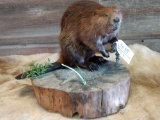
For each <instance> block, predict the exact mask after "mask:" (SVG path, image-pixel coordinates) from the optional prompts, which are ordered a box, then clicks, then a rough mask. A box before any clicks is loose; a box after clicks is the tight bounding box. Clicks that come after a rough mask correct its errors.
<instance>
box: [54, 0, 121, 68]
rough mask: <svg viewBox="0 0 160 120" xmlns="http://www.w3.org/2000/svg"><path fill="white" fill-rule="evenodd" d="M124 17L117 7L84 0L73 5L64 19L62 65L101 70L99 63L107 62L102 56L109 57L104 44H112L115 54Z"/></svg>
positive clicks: (62, 22) (61, 42) (60, 61)
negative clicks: (96, 54) (97, 54)
mask: <svg viewBox="0 0 160 120" xmlns="http://www.w3.org/2000/svg"><path fill="white" fill-rule="evenodd" d="M121 21H122V14H121V11H120V9H119V8H118V7H117V6H111V7H105V6H103V5H100V4H99V3H97V2H94V1H90V0H80V1H77V2H75V3H73V4H72V5H71V6H69V7H68V8H67V9H66V11H65V12H64V14H63V16H62V20H61V33H60V35H59V45H60V48H61V51H60V58H59V60H58V61H57V62H58V63H64V64H67V65H69V66H79V67H82V68H86V69H88V70H91V71H92V70H97V69H98V65H97V64H95V63H100V64H101V63H105V62H106V60H105V59H104V58H103V57H98V56H95V53H96V52H98V53H101V54H102V55H103V56H104V57H106V58H107V57H109V53H108V52H107V51H106V50H105V47H104V45H105V44H107V43H111V44H112V50H111V51H113V52H114V51H115V49H116V45H115V42H116V41H117V36H118V32H119V30H120V26H121Z"/></svg>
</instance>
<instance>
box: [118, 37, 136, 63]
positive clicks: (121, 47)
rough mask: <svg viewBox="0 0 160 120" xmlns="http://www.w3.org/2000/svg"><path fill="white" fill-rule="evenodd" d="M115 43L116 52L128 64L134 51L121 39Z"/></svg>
mask: <svg viewBox="0 0 160 120" xmlns="http://www.w3.org/2000/svg"><path fill="white" fill-rule="evenodd" d="M116 43H117V51H118V53H119V54H120V56H121V57H122V58H123V59H124V60H125V61H126V62H127V63H128V64H130V62H131V60H132V57H133V55H134V53H133V52H132V50H131V49H130V48H129V47H128V46H127V45H126V44H125V43H124V42H123V41H122V40H118V41H117V42H116Z"/></svg>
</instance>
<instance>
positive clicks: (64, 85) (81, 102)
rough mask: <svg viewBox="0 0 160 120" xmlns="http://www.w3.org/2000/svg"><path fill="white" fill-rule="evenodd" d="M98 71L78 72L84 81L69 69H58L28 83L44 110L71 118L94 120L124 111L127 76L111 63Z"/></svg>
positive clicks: (121, 69) (126, 72)
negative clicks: (76, 116) (83, 82)
mask: <svg viewBox="0 0 160 120" xmlns="http://www.w3.org/2000/svg"><path fill="white" fill-rule="evenodd" d="M99 67H100V68H99V70H98V71H94V72H90V71H87V70H84V69H81V70H79V69H78V68H75V69H76V70H77V71H79V72H80V73H81V74H82V75H83V77H84V78H85V79H86V81H87V85H86V86H84V85H83V84H82V81H81V80H80V78H79V77H78V76H77V75H76V74H75V73H74V72H73V71H71V70H69V69H60V70H56V71H54V72H52V73H49V74H46V75H45V76H43V78H35V79H32V85H33V88H34V92H35V95H36V98H37V101H38V103H39V104H40V105H42V106H43V107H44V108H46V109H48V110H51V111H54V112H58V113H61V114H62V115H64V116H68V117H72V116H74V115H75V114H79V117H80V118H98V117H103V116H107V115H110V114H114V113H116V112H117V111H119V110H120V109H121V108H123V107H125V105H126V104H127V101H128V97H129V89H130V74H129V71H128V70H127V69H126V68H125V67H124V65H120V67H119V68H117V67H116V65H115V62H111V61H108V63H106V64H104V65H100V66H99Z"/></svg>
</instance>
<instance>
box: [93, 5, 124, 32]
mask: <svg viewBox="0 0 160 120" xmlns="http://www.w3.org/2000/svg"><path fill="white" fill-rule="evenodd" d="M93 19H94V23H95V27H96V29H97V30H99V31H101V33H102V34H103V33H104V34H112V33H116V34H117V33H118V32H119V29H120V26H121V21H122V13H121V11H120V9H119V8H118V7H117V6H112V7H103V8H100V9H96V10H95V11H94V18H93Z"/></svg>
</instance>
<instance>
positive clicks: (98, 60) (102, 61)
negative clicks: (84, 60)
mask: <svg viewBox="0 0 160 120" xmlns="http://www.w3.org/2000/svg"><path fill="white" fill-rule="evenodd" d="M89 62H94V63H97V64H105V63H107V62H108V60H106V59H104V58H103V57H101V56H93V57H92V58H90V59H89Z"/></svg>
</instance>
